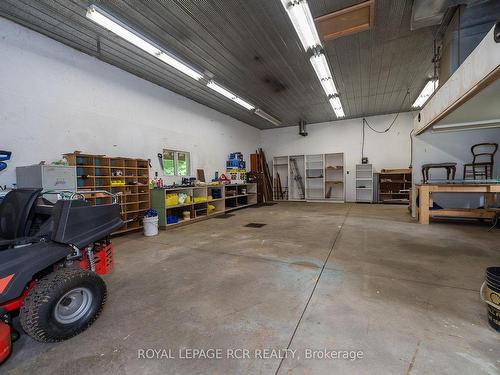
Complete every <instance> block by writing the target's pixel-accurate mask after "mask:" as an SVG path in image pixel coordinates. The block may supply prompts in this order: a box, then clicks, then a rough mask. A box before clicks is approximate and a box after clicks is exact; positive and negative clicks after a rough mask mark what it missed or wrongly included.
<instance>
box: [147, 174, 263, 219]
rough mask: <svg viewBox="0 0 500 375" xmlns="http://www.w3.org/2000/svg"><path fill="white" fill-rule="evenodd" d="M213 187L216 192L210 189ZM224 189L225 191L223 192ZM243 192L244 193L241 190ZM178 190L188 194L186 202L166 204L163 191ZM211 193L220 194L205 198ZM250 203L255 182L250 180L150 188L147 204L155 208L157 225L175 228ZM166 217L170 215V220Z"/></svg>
mask: <svg viewBox="0 0 500 375" xmlns="http://www.w3.org/2000/svg"><path fill="white" fill-rule="evenodd" d="M214 191H217V192H218V193H214ZM228 191H229V192H230V193H229V194H227V192H228ZM243 192H245V194H242V193H243ZM181 193H182V194H186V195H187V196H189V197H190V199H189V202H186V203H181V204H176V205H167V204H166V203H167V202H166V201H167V194H177V195H178V194H181ZM213 194H215V196H219V195H220V198H216V199H209V198H210V197H213ZM195 198H198V199H195ZM253 204H257V185H256V184H250V183H249V184H231V185H207V186H195V187H187V188H186V187H179V188H172V189H152V190H151V205H152V207H153V208H154V209H156V210H157V211H158V215H159V218H158V221H159V226H160V227H161V228H175V227H178V226H181V225H185V224H188V223H195V222H197V221H200V220H205V219H207V218H210V217H213V216H217V215H219V214H223V213H224V212H227V211H232V210H236V209H239V208H243V207H248V206H251V205H253ZM187 212H189V218H186V217H185V215H184V213H187ZM167 217H171V218H170V221H171V222H170V223H169V219H167ZM174 221H175V222H174Z"/></svg>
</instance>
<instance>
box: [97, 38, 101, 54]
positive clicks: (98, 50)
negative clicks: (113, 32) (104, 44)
mask: <svg viewBox="0 0 500 375" xmlns="http://www.w3.org/2000/svg"><path fill="white" fill-rule="evenodd" d="M96 46H97V54H98V55H100V54H101V37H100V36H99V35H98V36H97V40H96Z"/></svg>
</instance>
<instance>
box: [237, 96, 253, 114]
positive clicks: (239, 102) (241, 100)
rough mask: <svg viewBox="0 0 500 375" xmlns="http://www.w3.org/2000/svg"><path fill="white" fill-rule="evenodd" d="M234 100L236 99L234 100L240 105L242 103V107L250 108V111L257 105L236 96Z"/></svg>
mask: <svg viewBox="0 0 500 375" xmlns="http://www.w3.org/2000/svg"><path fill="white" fill-rule="evenodd" d="M233 101H234V102H236V103H238V104H239V105H241V106H242V107H245V108H246V109H248V110H249V111H251V110H252V109H254V108H255V106H253V105H252V104H250V103H248V102H246V101H244V100H243V99H241V98H238V97H236V98H234V99H233Z"/></svg>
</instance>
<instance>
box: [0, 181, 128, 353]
mask: <svg viewBox="0 0 500 375" xmlns="http://www.w3.org/2000/svg"><path fill="white" fill-rule="evenodd" d="M92 193H97V194H101V196H103V195H104V194H108V195H111V198H112V199H111V203H110V204H105V205H98V206H93V205H91V204H90V203H89V202H87V201H86V200H85V197H84V196H83V195H81V194H78V193H73V194H71V195H70V196H68V195H66V196H64V194H61V193H60V192H58V193H57V197H58V198H61V199H52V200H51V199H49V198H47V194H50V192H46V193H42V191H41V190H40V189H16V190H13V191H11V192H9V193H8V194H7V195H6V196H5V198H4V200H3V201H2V203H1V204H0V363H2V362H3V361H4V360H5V359H6V358H7V357H8V356H9V354H10V352H11V343H12V341H15V339H16V338H17V337H19V333H18V332H17V331H16V330H14V329H13V328H12V317H13V316H14V315H17V314H19V321H20V323H21V327H22V328H23V330H24V331H25V332H26V333H27V334H28V335H29V336H31V337H32V338H33V339H35V340H37V341H41V342H58V341H63V340H66V339H69V338H71V337H73V336H76V335H78V334H79V333H81V332H83V331H84V330H85V329H87V328H88V327H89V326H90V325H91V324H92V323H93V322H94V321H95V320H96V319H97V317H98V316H99V314H100V312H101V310H102V308H103V306H104V303H105V301H106V284H105V283H104V281H103V279H102V278H101V277H100V275H103V274H106V273H108V272H109V271H110V270H111V269H112V265H113V264H112V263H113V261H112V254H113V248H112V244H111V242H110V239H109V238H110V235H111V233H112V232H114V231H116V230H117V229H118V228H120V227H121V226H122V225H123V222H122V220H121V219H120V206H119V204H117V202H116V196H114V195H112V194H111V193H108V192H106V191H99V192H92ZM53 201H55V202H53Z"/></svg>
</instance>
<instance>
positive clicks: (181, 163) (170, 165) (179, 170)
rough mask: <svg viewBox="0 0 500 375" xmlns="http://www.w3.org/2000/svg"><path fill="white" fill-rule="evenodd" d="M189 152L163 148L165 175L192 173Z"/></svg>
mask: <svg viewBox="0 0 500 375" xmlns="http://www.w3.org/2000/svg"><path fill="white" fill-rule="evenodd" d="M189 162H190V157H189V152H186V151H174V150H163V173H164V174H165V176H189V175H190V174H191V166H190V163H189Z"/></svg>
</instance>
